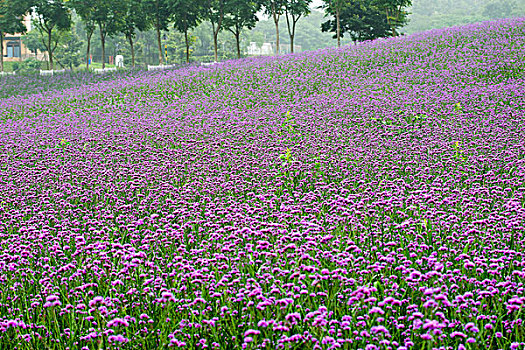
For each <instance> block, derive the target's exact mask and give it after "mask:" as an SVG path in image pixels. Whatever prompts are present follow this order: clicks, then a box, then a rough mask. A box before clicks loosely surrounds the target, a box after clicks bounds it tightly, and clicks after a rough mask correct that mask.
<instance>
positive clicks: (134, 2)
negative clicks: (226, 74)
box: [0, 0, 411, 71]
mask: <svg viewBox="0 0 525 350" xmlns="http://www.w3.org/2000/svg"><path fill="white" fill-rule="evenodd" d="M311 3H312V0H90V1H86V0H0V71H3V69H4V64H3V57H4V53H3V40H4V35H5V34H14V33H24V32H25V31H26V28H25V25H24V23H23V17H24V15H25V14H27V13H31V14H32V18H33V25H34V27H35V28H36V30H37V31H38V32H39V34H40V35H39V36H40V39H41V43H42V47H43V48H44V51H46V52H47V55H48V64H49V69H53V66H54V62H53V56H54V52H55V50H56V49H57V47H58V46H59V45H60V38H61V35H62V34H63V33H65V32H68V31H70V30H71V27H72V25H73V20H72V14H73V13H76V15H77V16H78V17H79V18H80V20H81V21H82V23H83V25H84V28H85V36H86V38H85V39H86V42H87V46H86V52H85V55H86V56H85V57H86V67H87V68H89V58H90V52H91V42H92V40H93V35H94V33H95V32H98V34H99V40H100V44H101V48H102V67H103V68H104V67H105V57H106V53H105V47H106V39H107V38H108V37H110V36H113V35H117V34H123V35H124V36H125V37H126V40H127V41H128V44H129V47H130V49H131V50H130V51H131V65H132V66H135V50H134V42H135V39H136V36H137V33H138V32H144V31H148V30H154V31H155V33H156V46H157V49H158V62H159V64H161V65H162V64H164V63H166V57H165V54H164V52H163V47H162V38H161V33H162V32H166V31H168V30H169V29H170V28H172V29H174V30H176V31H177V32H180V33H181V34H182V36H183V37H184V41H185V48H186V50H185V53H186V62H188V63H189V60H190V43H191V38H190V32H191V31H192V30H193V29H195V28H196V27H197V26H198V25H199V24H200V23H201V22H203V21H207V22H209V23H210V24H211V30H212V37H213V48H214V58H215V61H218V54H217V52H218V35H219V33H220V32H221V31H229V32H231V34H232V35H233V37H234V38H235V42H236V51H237V57H238V58H240V57H241V48H240V36H241V33H242V32H243V31H244V30H246V29H248V30H249V29H252V28H254V27H255V25H256V24H257V21H258V20H259V16H258V14H261V13H263V14H264V15H266V16H267V17H268V18H270V19H271V20H272V21H273V23H274V25H275V34H276V53H277V54H279V48H280V28H279V23H282V22H280V19H282V18H285V19H286V22H285V23H286V31H287V34H288V36H289V39H290V40H289V41H290V51H291V52H293V48H294V39H295V36H296V28H297V22H298V21H299V20H300V19H301V18H304V17H306V16H308V15H309V14H310V7H311ZM410 5H411V0H323V4H322V6H321V7H320V8H321V9H323V10H324V12H325V16H326V17H327V21H325V22H324V23H322V25H321V30H322V31H324V32H332V33H334V36H333V37H334V39H336V40H337V44H338V46H340V44H341V38H342V37H343V36H344V35H345V34H348V35H349V36H350V37H351V38H352V40H353V41H356V42H357V41H364V40H371V39H375V38H378V37H388V36H396V35H398V34H399V33H398V28H400V27H402V26H403V25H405V24H406V23H407V15H408V13H407V11H406V9H407V7H409V6H410ZM97 29H98V30H97Z"/></svg>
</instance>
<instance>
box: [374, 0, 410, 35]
mask: <svg viewBox="0 0 525 350" xmlns="http://www.w3.org/2000/svg"><path fill="white" fill-rule="evenodd" d="M371 3H372V5H375V6H377V7H378V8H379V9H382V10H383V11H384V12H385V16H386V21H387V23H388V26H389V27H390V30H391V34H392V36H397V28H399V27H402V26H404V25H405V24H406V23H407V22H408V19H407V16H408V12H407V11H406V10H405V9H406V8H407V7H409V6H412V0H372V1H371Z"/></svg>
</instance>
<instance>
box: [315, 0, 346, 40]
mask: <svg viewBox="0 0 525 350" xmlns="http://www.w3.org/2000/svg"><path fill="white" fill-rule="evenodd" d="M323 2H324V4H323V5H322V6H321V7H322V8H324V10H325V13H326V15H332V16H334V17H335V37H336V39H337V47H339V46H341V12H342V11H343V9H344V8H345V7H346V6H347V5H348V0H323Z"/></svg>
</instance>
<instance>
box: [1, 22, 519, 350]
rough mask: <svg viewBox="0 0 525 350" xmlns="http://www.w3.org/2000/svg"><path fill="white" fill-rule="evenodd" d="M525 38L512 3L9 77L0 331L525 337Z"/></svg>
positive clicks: (44, 341) (255, 342)
mask: <svg viewBox="0 0 525 350" xmlns="http://www.w3.org/2000/svg"><path fill="white" fill-rule="evenodd" d="M524 56H525V19H512V20H500V21H497V22H487V23H481V24H474V25H470V26H466V27H460V28H459V27H458V28H451V29H444V30H435V31H431V32H427V33H422V34H417V35H412V36H408V37H402V38H391V39H385V40H378V41H374V42H368V43H363V44H360V45H357V46H355V47H354V46H352V47H343V48H340V49H337V50H323V51H317V52H307V53H303V54H299V55H286V56H281V57H276V58H269V57H265V58H256V59H246V60H242V61H229V62H225V63H222V64H220V65H217V66H215V67H214V68H187V69H182V70H177V71H172V72H160V73H155V74H148V75H143V76H140V77H133V76H129V77H123V78H122V79H116V80H112V81H106V82H99V83H97V84H91V85H84V86H79V87H77V88H71V89H68V90H66V91H62V92H61V91H56V92H50V93H49V94H47V95H42V94H35V95H27V96H16V97H11V98H5V99H0V120H1V122H0V157H1V161H0V348H6V349H7V348H18V349H45V348H53V349H100V348H104V349H106V348H107V349H117V348H120V349H135V348H144V349H156V348H163V347H174V348H187V349H223V348H243V349H288V348H293V347H295V348H301V349H303V348H304V349H338V348H345V349H397V350H402V349H422V348H425V349H434V348H435V349H484V348H490V349H499V348H505V349H506V348H512V349H523V348H524V347H525V324H524V323H525V320H524V317H523V315H524V310H523V308H524V307H525V306H524V304H525V285H524V283H525V258H524V255H525V245H524V233H525V207H524V203H525V128H524V125H525V122H524V120H525V61H524V60H523V57H524ZM64 79H68V78H67V77H66V78H64ZM64 84H66V85H67V82H65V83H64Z"/></svg>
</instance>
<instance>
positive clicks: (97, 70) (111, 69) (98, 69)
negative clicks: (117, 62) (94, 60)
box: [93, 67, 117, 74]
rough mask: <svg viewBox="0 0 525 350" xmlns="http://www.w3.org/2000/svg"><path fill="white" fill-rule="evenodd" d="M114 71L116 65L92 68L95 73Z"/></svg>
mask: <svg viewBox="0 0 525 350" xmlns="http://www.w3.org/2000/svg"><path fill="white" fill-rule="evenodd" d="M116 71H117V67H113V68H96V69H95V70H93V72H94V73H95V74H104V73H109V72H116Z"/></svg>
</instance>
